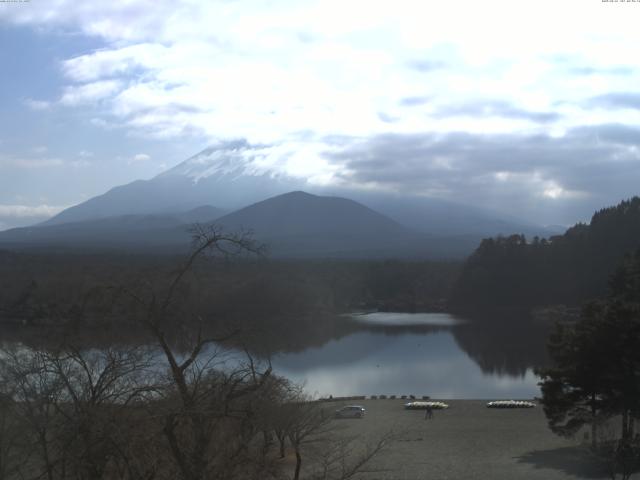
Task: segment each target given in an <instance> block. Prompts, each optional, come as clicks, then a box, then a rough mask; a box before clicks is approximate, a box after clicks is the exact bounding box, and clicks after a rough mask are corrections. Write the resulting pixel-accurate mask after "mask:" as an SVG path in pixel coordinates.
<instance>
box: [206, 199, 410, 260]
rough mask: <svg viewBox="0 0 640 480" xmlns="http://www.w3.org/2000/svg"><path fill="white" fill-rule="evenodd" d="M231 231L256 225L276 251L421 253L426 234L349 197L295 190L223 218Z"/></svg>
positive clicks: (254, 228) (282, 253) (360, 254)
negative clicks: (422, 234)
mask: <svg viewBox="0 0 640 480" xmlns="http://www.w3.org/2000/svg"><path fill="white" fill-rule="evenodd" d="M216 223H218V224H220V225H222V226H223V227H224V228H225V229H226V230H232V231H237V230H251V231H253V232H254V233H255V236H256V237H257V238H258V239H259V240H262V241H264V242H265V243H267V244H268V246H269V247H270V251H271V253H272V254H273V255H275V256H286V257H300V256H349V257H354V256H355V257H366V256H373V257H376V256H385V257H405V256H412V255H415V254H417V252H418V251H419V249H420V241H421V240H422V236H421V235H420V234H418V233H416V232H413V231H411V230H409V229H408V228H406V227H404V226H402V225H400V224H399V223H397V222H395V221H394V220H392V219H390V218H388V217H385V216H384V215H382V214H380V213H378V212H376V211H374V210H371V209H370V208H368V207H365V206H364V205H362V204H359V203H357V202H354V201H353V200H349V199H346V198H339V197H323V196H317V195H311V194H309V193H305V192H299V191H297V192H290V193H287V194H284V195H279V196H277V197H273V198H270V199H267V200H264V201H262V202H258V203H256V204H253V205H250V206H248V207H245V208H243V209H241V210H238V211H236V212H233V213H231V214H229V215H226V216H224V217H221V218H219V219H218V220H217V222H216Z"/></svg>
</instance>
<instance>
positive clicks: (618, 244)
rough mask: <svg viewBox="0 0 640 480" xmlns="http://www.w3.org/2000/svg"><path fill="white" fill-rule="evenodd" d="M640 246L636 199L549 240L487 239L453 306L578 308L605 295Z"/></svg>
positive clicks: (464, 271)
mask: <svg viewBox="0 0 640 480" xmlns="http://www.w3.org/2000/svg"><path fill="white" fill-rule="evenodd" d="M639 246H640V198H638V197H634V198H632V199H631V200H628V201H623V202H621V203H620V204H619V205H616V206H614V207H610V208H605V209H602V210H600V211H598V212H596V213H595V214H594V215H593V217H592V219H591V223H590V224H589V225H585V224H577V225H575V226H574V227H572V228H570V229H569V230H567V232H566V233H565V234H564V235H559V236H555V237H551V238H550V239H548V240H547V239H539V238H537V237H536V238H533V239H532V240H531V241H527V239H526V238H525V237H524V236H523V235H512V236H509V237H498V238H490V239H485V240H483V241H482V243H481V244H480V246H479V247H478V249H477V250H476V251H475V252H474V253H473V255H471V257H470V258H469V259H468V260H467V262H466V264H465V265H464V267H463V269H462V272H461V276H460V279H459V280H458V281H457V283H456V285H455V287H454V289H453V295H452V304H453V305H455V307H456V308H459V309H468V308H478V307H480V308H495V307H510V308H512V307H517V308H531V307H534V306H541V305H553V304H567V305H580V304H581V303H583V302H584V301H586V300H587V299H590V298H594V297H598V296H602V295H604V294H606V292H607V280H608V278H609V275H611V273H612V272H613V271H614V270H615V269H616V267H617V266H618V265H619V264H620V262H621V261H622V259H623V258H624V256H625V255H626V254H629V253H631V252H633V251H634V250H635V249H636V248H638V247H639Z"/></svg>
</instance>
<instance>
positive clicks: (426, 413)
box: [424, 405, 433, 420]
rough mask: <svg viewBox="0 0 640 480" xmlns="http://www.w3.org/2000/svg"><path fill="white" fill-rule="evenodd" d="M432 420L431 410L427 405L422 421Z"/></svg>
mask: <svg viewBox="0 0 640 480" xmlns="http://www.w3.org/2000/svg"><path fill="white" fill-rule="evenodd" d="M432 418H433V408H431V405H427V408H426V409H425V411H424V419H425V420H431V419H432Z"/></svg>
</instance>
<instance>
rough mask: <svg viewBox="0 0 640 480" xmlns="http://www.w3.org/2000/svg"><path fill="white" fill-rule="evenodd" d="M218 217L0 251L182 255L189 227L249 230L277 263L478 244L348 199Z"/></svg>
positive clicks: (25, 236) (290, 199)
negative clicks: (431, 231)
mask: <svg viewBox="0 0 640 480" xmlns="http://www.w3.org/2000/svg"><path fill="white" fill-rule="evenodd" d="M217 212H219V210H218V209H215V208H213V207H201V208H198V209H195V210H190V211H187V212H182V213H178V214H174V215H120V216H114V217H107V218H101V219H97V220H84V221H79V222H68V223H60V224H53V225H40V226H36V227H27V228H16V229H13V230H8V231H6V232H0V247H4V248H21V249H24V248H27V249H29V248H37V249H43V248H57V249H67V250H69V249H72V250H74V251H76V250H77V251H81V250H91V251H95V250H101V249H119V250H127V251H140V252H144V251H146V252H149V253H162V252H164V253H181V252H186V251H187V250H188V248H189V245H190V233H189V227H190V226H191V224H192V223H193V222H192V221H191V220H198V221H201V222H203V223H207V222H210V221H212V220H215V223H216V224H217V225H218V226H220V227H222V228H224V229H225V231H229V232H236V231H241V230H244V231H247V230H250V231H251V232H253V234H254V237H255V238H256V240H257V241H259V242H261V243H264V244H265V245H266V246H267V247H268V251H269V254H270V256H272V257H275V258H361V259H366V258H460V257H462V256H464V255H465V254H466V253H468V252H469V251H471V249H472V248H473V247H474V246H475V245H476V244H477V238H475V237H463V236H460V237H446V238H440V237H438V238H433V237H431V236H428V235H425V234H423V233H421V232H418V231H415V230H411V229H409V228H407V227H405V226H403V225H400V224H399V223H398V222H396V221H395V220H393V219H390V218H388V217H386V216H384V215H382V214H380V213H379V212H376V211H374V210H372V209H370V208H368V207H366V206H364V205H362V204H360V203H358V202H355V201H353V200H349V199H346V198H340V197H326V196H317V195H312V194H309V193H305V192H301V191H296V192H289V193H287V194H283V195H279V196H275V197H272V198H269V199H267V200H263V201H261V202H257V203H255V204H252V205H250V206H248V207H245V208H242V209H240V210H237V211H235V212H232V213H230V214H227V215H223V216H221V217H219V218H216V219H213V218H209V217H210V216H211V214H215V213H217ZM196 214H198V215H196ZM196 217H197V218H196ZM205 217H206V218H205Z"/></svg>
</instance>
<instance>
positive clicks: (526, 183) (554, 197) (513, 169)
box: [325, 125, 640, 221]
mask: <svg viewBox="0 0 640 480" xmlns="http://www.w3.org/2000/svg"><path fill="white" fill-rule="evenodd" d="M325 156H326V158H328V159H330V161H332V162H334V163H336V164H339V165H342V166H343V168H341V169H340V170H339V172H340V173H338V177H339V178H340V180H341V181H342V182H343V183H345V184H349V185H352V186H355V187H358V186H370V187H375V188H379V189H384V190H388V191H395V192H398V193H413V194H417V195H427V196H435V197H439V198H445V199H448V200H454V201H458V202H461V203H473V204H477V205H483V206H485V207H489V208H494V209H497V210H501V211H508V213H511V214H518V212H523V211H526V212H528V213H529V214H531V212H533V211H535V210H541V209H542V208H546V209H547V210H548V209H549V208H551V207H552V205H554V204H555V205H556V206H561V205H562V206H563V208H564V207H567V208H571V209H572V214H573V215H576V214H577V212H578V210H579V212H580V214H581V215H584V214H585V212H588V211H591V209H592V208H596V207H601V206H602V205H604V204H606V203H614V202H616V201H618V200H619V199H620V198H624V197H629V196H632V195H634V194H637V193H638V190H637V188H638V187H637V185H640V129H638V128H629V127H626V126H623V125H602V126H594V127H584V128H579V129H574V130H570V131H569V132H567V134H566V135H565V136H562V137H552V136H548V135H519V134H506V135H480V134H467V133H451V134H446V135H439V134H432V133H425V134H412V135H381V136H376V137H374V138H371V139H367V140H364V141H363V140H361V139H351V140H350V141H344V142H343V148H342V149H340V150H338V151H334V152H331V153H326V154H325ZM561 200H562V201H563V202H564V203H558V202H559V201H561ZM550 202H552V203H550ZM578 203H580V205H579V208H578ZM538 213H540V212H538ZM556 213H557V212H554V213H553V215H555V214H556ZM568 218H571V217H568ZM574 218H575V217H574ZM569 221H570V220H569Z"/></svg>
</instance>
